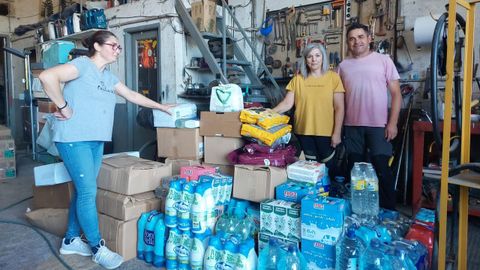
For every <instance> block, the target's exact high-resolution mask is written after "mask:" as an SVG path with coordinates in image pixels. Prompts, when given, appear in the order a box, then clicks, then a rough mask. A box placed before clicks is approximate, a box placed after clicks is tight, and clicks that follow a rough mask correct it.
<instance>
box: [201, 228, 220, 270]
mask: <svg viewBox="0 0 480 270" xmlns="http://www.w3.org/2000/svg"><path fill="white" fill-rule="evenodd" d="M222 251H223V246H222V242H221V241H220V238H218V237H217V236H212V237H210V241H209V242H208V247H207V250H206V251H205V257H204V260H203V269H205V270H217V269H221V268H217V267H221V264H220V263H221V261H222ZM217 265H218V266H217Z"/></svg>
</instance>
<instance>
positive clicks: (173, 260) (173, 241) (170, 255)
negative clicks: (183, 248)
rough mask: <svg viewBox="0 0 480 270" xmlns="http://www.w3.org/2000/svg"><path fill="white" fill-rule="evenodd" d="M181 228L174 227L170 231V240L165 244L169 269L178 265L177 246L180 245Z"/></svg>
mask: <svg viewBox="0 0 480 270" xmlns="http://www.w3.org/2000/svg"><path fill="white" fill-rule="evenodd" d="M180 240H181V235H180V230H178V229H177V228H172V229H170V230H169V233H168V240H167V243H166V244H165V256H166V259H167V263H166V268H167V269H168V270H176V269H177V267H178V263H177V252H176V248H177V246H180Z"/></svg>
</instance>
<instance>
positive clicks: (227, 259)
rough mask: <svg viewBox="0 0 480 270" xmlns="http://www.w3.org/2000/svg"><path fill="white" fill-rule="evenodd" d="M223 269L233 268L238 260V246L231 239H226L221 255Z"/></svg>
mask: <svg viewBox="0 0 480 270" xmlns="http://www.w3.org/2000/svg"><path fill="white" fill-rule="evenodd" d="M222 261H223V269H235V267H236V266H237V262H238V247H237V245H235V243H233V242H232V241H231V240H227V242H226V243H225V247H224V253H223V257H222Z"/></svg>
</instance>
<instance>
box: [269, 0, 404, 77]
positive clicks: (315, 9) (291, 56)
mask: <svg viewBox="0 0 480 270" xmlns="http://www.w3.org/2000/svg"><path fill="white" fill-rule="evenodd" d="M392 3H394V0H334V1H325V2H321V3H317V4H312V5H304V6H292V7H289V8H284V9H281V10H274V11H270V10H269V11H267V12H266V19H265V21H264V22H263V24H262V27H261V29H260V34H261V35H262V36H263V38H264V44H265V46H264V48H265V50H264V55H265V64H266V65H267V67H268V68H269V69H270V71H271V72H272V74H273V76H274V77H275V78H277V79H285V78H290V77H292V76H293V75H294V74H295V73H296V71H297V70H298V66H299V63H300V60H301V53H302V51H303V49H304V48H305V46H306V45H308V44H310V43H321V44H324V45H325V47H326V49H327V56H328V61H329V63H330V68H331V69H335V68H336V67H337V65H338V64H339V63H340V61H341V60H342V58H343V57H345V55H346V38H345V35H344V33H345V29H346V28H347V27H348V25H349V24H350V23H352V22H361V23H363V24H366V25H369V27H370V28H371V29H375V30H374V31H372V32H373V34H374V37H375V45H376V47H375V48H379V49H380V52H382V53H388V54H391V45H390V44H392V41H393V38H392V37H393V25H392V20H393V17H392V18H390V17H391V16H393V15H391V14H395V13H393V12H394V11H392V10H391V9H392V8H394V7H393V6H392Z"/></svg>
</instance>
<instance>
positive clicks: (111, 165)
mask: <svg viewBox="0 0 480 270" xmlns="http://www.w3.org/2000/svg"><path fill="white" fill-rule="evenodd" d="M169 175H172V168H171V166H170V165H165V164H163V163H160V162H156V161H151V160H146V159H142V158H137V157H132V156H128V155H120V156H114V157H111V158H106V159H104V160H103V162H102V167H101V168H100V174H99V175H98V179H97V185H98V187H99V188H101V189H105V190H108V191H112V192H116V193H120V194H125V195H133V194H139V193H144V192H147V191H152V190H155V188H156V187H158V186H159V185H160V180H161V178H162V177H164V176H169Z"/></svg>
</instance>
